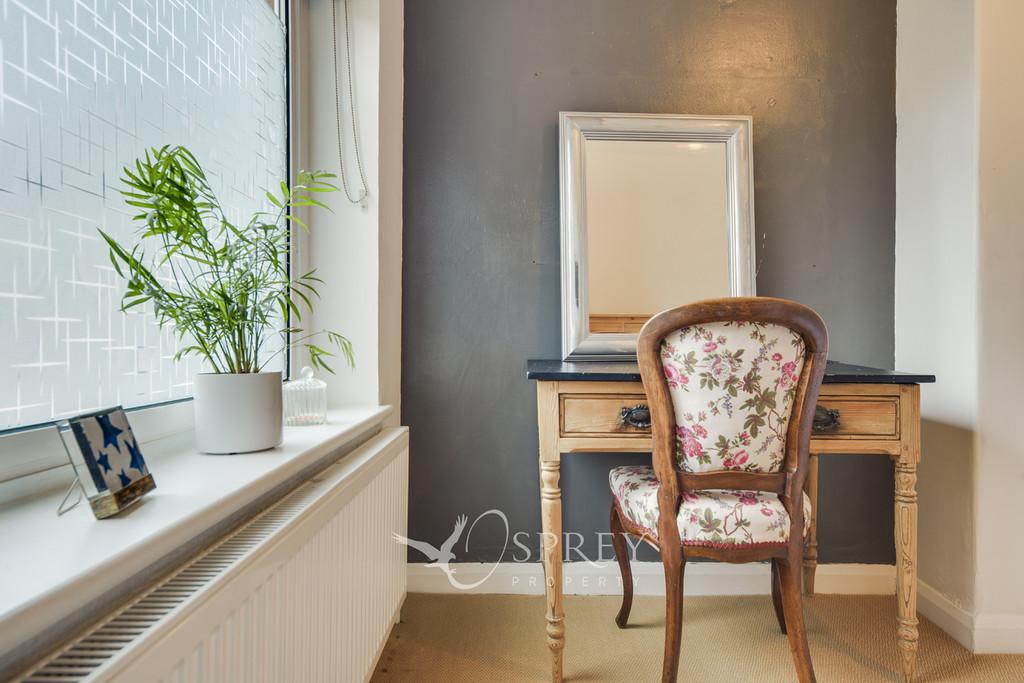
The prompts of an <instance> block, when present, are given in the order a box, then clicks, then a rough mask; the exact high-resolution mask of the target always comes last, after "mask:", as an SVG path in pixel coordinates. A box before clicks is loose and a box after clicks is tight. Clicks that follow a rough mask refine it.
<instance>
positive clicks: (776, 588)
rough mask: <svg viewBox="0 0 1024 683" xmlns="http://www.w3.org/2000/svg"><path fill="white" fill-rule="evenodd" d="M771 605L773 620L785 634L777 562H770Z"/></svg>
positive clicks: (784, 618)
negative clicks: (773, 609) (773, 613)
mask: <svg viewBox="0 0 1024 683" xmlns="http://www.w3.org/2000/svg"><path fill="white" fill-rule="evenodd" d="M772 605H773V606H774V607H775V619H776V620H777V621H778V622H779V630H781V631H782V634H783V635H785V634H786V615H785V613H784V612H783V609H782V586H781V585H780V579H779V561H778V560H776V559H773V560H772Z"/></svg>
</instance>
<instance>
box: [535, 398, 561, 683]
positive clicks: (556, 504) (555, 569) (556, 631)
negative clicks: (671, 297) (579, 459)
mask: <svg viewBox="0 0 1024 683" xmlns="http://www.w3.org/2000/svg"><path fill="white" fill-rule="evenodd" d="M537 410H538V412H537V414H538V417H539V420H538V421H539V423H540V424H539V426H540V520H541V531H542V538H543V549H542V557H541V560H542V561H543V563H544V593H545V595H546V597H547V635H548V650H549V651H550V652H551V680H552V681H553V682H554V683H561V681H562V651H563V649H564V648H565V612H564V611H563V607H562V588H563V586H562V490H561V489H560V488H559V485H558V483H559V482H558V479H559V470H560V468H561V454H560V453H559V452H558V387H557V384H556V383H553V382H538V383H537Z"/></svg>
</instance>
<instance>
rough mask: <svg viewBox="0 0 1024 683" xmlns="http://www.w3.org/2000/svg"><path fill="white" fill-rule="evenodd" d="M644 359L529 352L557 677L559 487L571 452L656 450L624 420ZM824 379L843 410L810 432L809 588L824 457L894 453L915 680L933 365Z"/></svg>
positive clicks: (900, 561)
mask: <svg viewBox="0 0 1024 683" xmlns="http://www.w3.org/2000/svg"><path fill="white" fill-rule="evenodd" d="M635 368H636V366H635V364H629V363H623V364H618V365H616V364H612V363H600V364H588V363H558V362H556V361H530V366H529V372H528V377H529V378H530V379H534V380H536V381H537V423H538V430H539V440H540V498H541V524H542V530H543V537H544V539H545V540H544V544H543V557H542V561H543V563H544V575H545V585H546V597H547V640H548V648H549V649H550V652H551V665H552V669H551V677H552V680H553V681H556V683H557V682H559V681H561V680H562V652H563V649H564V646H565V619H564V611H563V605H562V593H563V578H562V492H561V489H560V488H559V469H560V464H561V458H562V454H563V453H593V452H627V453H633V452H645V451H650V450H651V439H650V434H649V429H640V428H636V427H631V426H628V425H623V424H621V422H620V419H619V416H620V411H621V410H622V409H623V408H632V407H634V406H635V405H637V404H641V403H645V402H646V395H645V393H644V389H643V385H642V384H640V382H639V381H637V379H638V376H637V374H636V372H635ZM573 370H578V371H573ZM843 370H852V371H851V372H843ZM871 372H874V373H876V374H871ZM565 378H569V379H565ZM844 380H845V381H844ZM825 381H826V383H825V384H823V385H822V390H821V395H820V397H819V399H818V405H819V406H821V407H825V408H829V409H832V410H837V411H838V425H837V426H835V427H833V428H832V431H829V432H828V433H815V435H814V436H812V438H811V447H810V451H811V459H810V471H809V473H808V478H807V489H806V490H807V494H808V496H809V497H810V499H811V504H812V510H813V512H812V515H811V520H810V534H809V541H808V543H807V547H806V550H805V553H804V567H803V574H804V589H805V592H806V593H807V594H809V595H812V594H813V593H814V574H815V569H816V567H817V558H818V552H817V509H818V500H817V496H818V457H819V456H820V455H822V454H830V453H836V454H841V453H850V454H864V453H867V454H876V455H884V456H888V457H890V458H892V459H893V461H894V462H895V465H896V471H895V505H896V510H895V513H896V524H895V527H896V528H895V544H896V601H897V619H896V622H897V623H896V637H897V644H898V646H899V653H900V658H901V661H900V669H901V672H902V676H903V680H905V681H910V680H912V679H913V675H914V664H915V659H916V655H917V491H916V483H917V463H918V461H919V460H920V454H921V448H920V409H919V406H920V386H919V384H918V382H933V381H935V380H934V377H931V376H928V375H907V374H903V373H894V372H892V371H882V370H878V371H873V369H871V368H858V367H856V366H845V365H841V364H835V363H830V366H829V372H827V373H826V380H825ZM609 618H610V617H609Z"/></svg>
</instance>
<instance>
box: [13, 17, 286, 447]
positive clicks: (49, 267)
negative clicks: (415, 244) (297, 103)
mask: <svg viewBox="0 0 1024 683" xmlns="http://www.w3.org/2000/svg"><path fill="white" fill-rule="evenodd" d="M4 11H5V16H4V19H3V22H2V23H0V160H2V163H0V350H2V354H0V430H2V429H9V428H13V427H19V426H24V425H31V424H36V423H41V422H46V421H49V420H52V419H56V418H60V417H64V416H68V415H73V414H76V413H80V412H84V411H87V410H91V409H96V408H100V407H104V406H110V405H114V404H121V405H124V406H126V407H131V406H139V405H145V404H150V403H155V402H161V401H168V400H173V399H177V398H184V397H187V396H189V395H190V393H191V382H192V376H193V375H194V374H195V372H197V371H198V370H199V369H200V367H201V366H200V362H199V361H198V360H195V359H192V360H188V361H181V362H175V361H174V360H173V356H174V353H175V351H176V342H175V339H174V335H173V333H172V332H171V331H170V330H163V331H161V330H159V329H158V328H157V326H156V324H155V323H154V322H153V316H152V311H150V310H139V311H137V312H136V311H133V312H132V313H130V314H124V313H121V311H120V310H119V302H120V297H121V281H120V279H119V278H117V276H116V274H115V272H114V270H113V268H112V267H111V264H110V261H109V259H108V255H107V250H106V249H105V247H104V244H103V242H102V241H101V240H100V239H99V236H98V234H97V231H96V230H97V228H98V227H102V228H103V229H104V230H107V231H108V232H111V233H112V234H113V235H114V236H115V237H116V238H118V239H121V240H124V239H127V238H128V237H129V235H130V234H131V233H132V232H133V231H134V230H135V226H134V225H133V224H132V220H131V216H132V212H131V211H129V209H128V207H126V206H125V205H124V204H123V202H122V200H121V196H120V192H119V189H120V186H121V183H120V177H121V169H122V167H124V166H125V165H127V164H129V163H131V162H133V160H134V159H135V158H137V157H138V156H140V155H141V154H143V153H144V152H145V150H146V149H147V148H150V147H154V146H162V145H165V144H172V145H174V144H183V145H185V146H187V147H189V148H190V149H191V150H192V151H193V152H194V153H195V154H196V156H197V157H198V158H199V160H200V162H201V163H202V164H203V166H204V168H205V170H206V171H207V173H208V175H210V177H211V180H212V182H213V184H214V189H215V190H216V192H217V194H218V196H219V197H220V199H221V201H222V203H223V204H224V205H225V207H226V208H227V209H228V213H229V217H230V218H232V219H241V220H244V219H243V218H242V217H248V215H249V214H251V213H252V212H253V211H255V210H258V209H259V208H260V207H261V206H262V205H263V201H264V200H263V194H264V190H265V189H267V188H272V187H276V186H277V185H278V183H279V182H280V181H281V180H282V179H284V178H286V176H287V172H286V171H287V47H286V35H285V28H284V25H283V24H282V23H281V21H280V20H279V18H278V16H277V15H276V14H275V13H274V11H273V9H272V7H271V6H269V5H268V3H267V1H266V0H133V1H132V2H118V1H116V0H89V1H88V2H74V3H71V2H52V1H49V2H48V1H45V0H22V1H21V2H16V3H15V2H12V3H7V4H6V5H5V9H4Z"/></svg>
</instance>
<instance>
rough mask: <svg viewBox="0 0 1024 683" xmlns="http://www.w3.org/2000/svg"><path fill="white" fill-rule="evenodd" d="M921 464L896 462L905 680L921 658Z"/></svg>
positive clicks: (899, 627) (900, 624)
mask: <svg viewBox="0 0 1024 683" xmlns="http://www.w3.org/2000/svg"><path fill="white" fill-rule="evenodd" d="M916 484H917V464H916V463H908V462H898V463H897V464H896V600H897V604H896V608H897V609H896V611H897V618H896V622H897V626H896V633H897V636H898V638H899V643H898V645H899V649H900V659H901V663H902V668H903V680H904V681H910V680H912V679H913V678H914V663H915V660H916V659H917V490H916Z"/></svg>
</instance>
